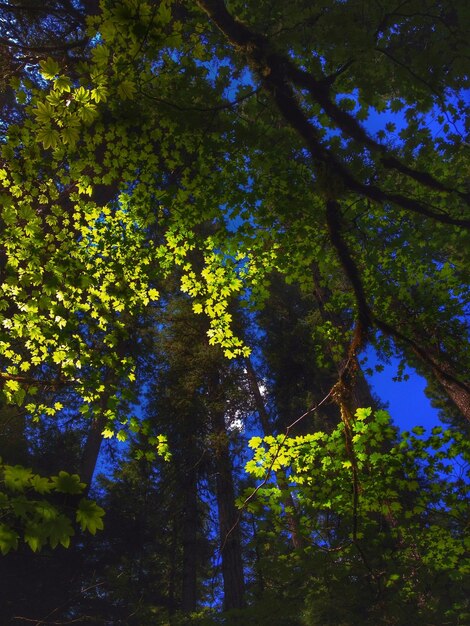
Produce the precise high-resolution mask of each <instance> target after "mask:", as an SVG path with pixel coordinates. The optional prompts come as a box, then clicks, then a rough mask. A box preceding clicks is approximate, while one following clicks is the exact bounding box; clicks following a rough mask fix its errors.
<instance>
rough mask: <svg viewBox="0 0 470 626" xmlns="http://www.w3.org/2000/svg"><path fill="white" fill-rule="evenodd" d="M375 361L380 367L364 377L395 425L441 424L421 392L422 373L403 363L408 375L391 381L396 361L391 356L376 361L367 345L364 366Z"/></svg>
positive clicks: (429, 426) (406, 427) (427, 399)
mask: <svg viewBox="0 0 470 626" xmlns="http://www.w3.org/2000/svg"><path fill="white" fill-rule="evenodd" d="M379 363H380V365H382V366H383V368H384V369H383V371H381V372H374V373H373V374H372V375H371V376H366V378H367V380H368V382H369V383H370V385H371V387H372V390H373V391H374V392H375V393H376V394H377V395H378V396H379V398H380V399H381V400H383V401H384V402H387V403H388V408H387V410H388V411H389V413H390V415H391V416H392V418H393V421H394V423H395V424H396V425H397V426H399V427H400V428H401V429H402V430H410V429H411V428H413V427H414V426H424V427H425V428H426V430H430V429H431V428H433V426H438V425H442V424H441V422H440V420H439V417H438V411H437V410H436V409H434V408H433V407H432V406H431V402H430V400H429V398H427V397H426V395H425V393H424V389H425V387H426V381H425V380H424V378H423V377H422V376H420V375H419V374H417V373H416V372H415V371H414V370H413V369H412V368H411V367H407V368H406V369H405V374H408V376H409V379H408V380H403V381H401V382H395V381H394V380H393V378H394V377H396V375H397V367H398V361H397V360H394V359H391V361H390V364H384V363H383V361H380V362H379V360H378V359H377V356H376V355H375V353H374V351H373V350H372V349H369V350H368V351H367V367H371V368H374V365H376V364H379Z"/></svg>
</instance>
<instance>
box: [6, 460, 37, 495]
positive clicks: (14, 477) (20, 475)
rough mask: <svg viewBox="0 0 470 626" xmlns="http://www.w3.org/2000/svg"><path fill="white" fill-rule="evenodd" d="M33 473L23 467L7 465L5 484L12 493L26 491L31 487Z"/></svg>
mask: <svg viewBox="0 0 470 626" xmlns="http://www.w3.org/2000/svg"><path fill="white" fill-rule="evenodd" d="M32 475H33V473H32V470H31V469H27V468H26V467H23V466H22V465H14V466H13V465H5V467H4V478H3V479H4V482H5V486H6V487H7V488H8V489H11V490H12V491H24V489H25V488H26V487H27V486H28V485H29V481H30V479H31V477H32Z"/></svg>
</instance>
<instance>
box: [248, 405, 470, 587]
mask: <svg viewBox="0 0 470 626" xmlns="http://www.w3.org/2000/svg"><path fill="white" fill-rule="evenodd" d="M395 436H396V431H394V429H393V428H392V426H391V424H390V417H389V415H388V414H387V413H386V412H385V411H376V412H375V413H374V414H373V415H372V411H371V409H359V410H358V411H357V412H356V416H355V421H354V423H353V424H352V436H351V442H350V446H349V448H348V446H346V445H345V434H344V425H343V424H340V426H338V427H337V428H336V429H335V430H334V431H333V432H332V433H329V434H328V433H325V432H316V433H313V434H309V435H304V436H298V437H285V435H278V436H276V437H273V436H270V437H264V438H261V437H253V438H252V439H251V440H250V443H249V446H250V448H252V449H253V458H252V459H251V460H250V461H248V463H247V465H246V471H247V472H248V473H249V474H250V475H251V476H253V477H255V478H256V480H257V481H262V482H261V487H260V488H259V489H258V490H257V494H256V500H255V499H252V500H250V502H249V503H248V505H247V506H248V507H250V506H251V505H252V503H253V506H254V507H256V506H257V501H258V503H259V502H261V503H262V504H263V505H265V506H266V507H268V508H269V509H271V510H272V512H273V513H274V514H275V517H274V519H275V524H278V525H279V528H282V526H283V524H284V523H285V521H283V519H284V516H285V514H286V513H285V511H283V509H282V506H281V504H282V503H283V502H284V501H285V498H284V495H285V494H284V495H283V494H282V492H281V490H280V489H279V488H278V486H276V483H275V482H274V481H273V478H272V473H274V474H275V473H276V472H277V471H281V470H282V472H284V473H286V472H288V484H289V489H290V490H291V492H292V495H293V497H294V499H295V502H296V503H297V504H298V507H299V512H300V515H301V519H302V525H303V528H302V532H305V534H306V535H308V537H309V538H310V540H311V538H312V537H314V538H315V537H318V540H319V541H321V542H322V545H324V548H325V549H328V548H334V547H335V543H334V542H335V539H334V535H332V536H331V539H330V541H331V544H330V543H328V542H326V539H325V537H327V536H328V533H327V532H324V530H325V529H324V528H323V521H324V517H323V515H327V514H328V512H331V514H332V515H335V516H339V517H340V519H341V520H342V525H343V528H349V529H350V533H351V535H350V536H351V538H352V539H354V541H356V540H357V541H361V540H363V539H364V538H365V537H373V538H377V537H378V536H379V534H380V523H381V522H380V520H383V519H387V520H393V524H392V525H391V531H392V535H393V536H394V537H395V538H396V539H397V540H398V541H400V545H401V552H400V559H401V565H400V567H408V566H410V564H411V566H412V567H413V559H416V558H417V557H416V555H417V554H419V559H420V560H422V561H423V562H424V563H426V564H427V565H428V566H430V567H432V568H433V569H434V570H436V571H439V570H441V571H443V570H447V571H454V570H459V571H460V572H461V573H464V572H465V571H468V568H469V561H468V559H467V558H466V557H465V543H464V537H462V536H461V534H460V535H459V534H458V533H454V532H453V531H452V526H449V525H446V526H445V527H442V528H438V526H437V525H435V524H433V525H429V522H428V520H429V519H438V518H439V515H443V516H445V517H446V518H449V519H450V518H451V517H452V516H454V517H455V520H456V521H457V520H460V521H462V520H464V519H465V517H466V516H468V508H467V500H468V495H469V491H470V485H469V483H468V481H466V480H465V479H464V480H461V479H460V478H459V476H457V475H456V474H455V459H456V458H459V460H460V463H461V466H462V468H463V471H464V472H465V467H466V469H467V471H468V463H469V462H470V445H469V443H468V441H466V439H465V437H464V436H463V435H461V434H459V433H455V432H452V431H450V430H447V431H443V429H442V428H435V429H433V430H432V432H431V434H428V435H426V433H425V431H424V428H421V427H416V428H414V429H413V431H412V432H411V433H409V432H403V433H402V435H401V438H400V439H396V440H394V437H395ZM354 493H356V494H357V500H356V501H355V499H354ZM247 495H248V496H250V495H251V494H250V492H248V491H247ZM240 504H242V505H243V504H244V502H243V500H241V501H240ZM353 528H355V531H353ZM353 533H354V536H353ZM325 542H326V543H325ZM352 549H354V548H352ZM364 549H370V547H368V546H366V545H364ZM347 550H348V547H347V546H345V547H344V549H343V551H342V554H343V555H346V553H347ZM413 551H414V552H413ZM410 593H411V591H410Z"/></svg>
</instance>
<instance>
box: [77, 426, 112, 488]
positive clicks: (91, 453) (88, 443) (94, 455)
mask: <svg viewBox="0 0 470 626" xmlns="http://www.w3.org/2000/svg"><path fill="white" fill-rule="evenodd" d="M105 426H106V418H105V417H103V416H99V417H96V418H94V419H93V420H92V422H91V424H90V429H89V431H88V435H87V438H86V440H85V445H84V447H83V453H82V458H81V461H80V468H79V471H78V473H79V476H80V480H81V481H82V482H84V483H85V484H86V487H85V493H88V492H89V491H90V488H91V484H92V481H93V474H94V473H95V469H96V463H97V462H98V456H99V454H100V449H101V443H102V441H103V435H102V432H103V429H104V427H105Z"/></svg>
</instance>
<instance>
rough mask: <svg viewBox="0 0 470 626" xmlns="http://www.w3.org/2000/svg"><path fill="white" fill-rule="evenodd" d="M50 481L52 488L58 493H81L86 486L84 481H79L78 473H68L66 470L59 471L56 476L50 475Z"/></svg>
mask: <svg viewBox="0 0 470 626" xmlns="http://www.w3.org/2000/svg"><path fill="white" fill-rule="evenodd" d="M51 482H52V484H53V486H54V489H55V490H56V491H58V492H59V493H69V494H71V495H76V494H79V493H82V491H83V490H84V489H85V487H86V485H85V483H82V482H80V476H79V475H78V474H69V473H68V472H59V475H58V476H52V478H51Z"/></svg>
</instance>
